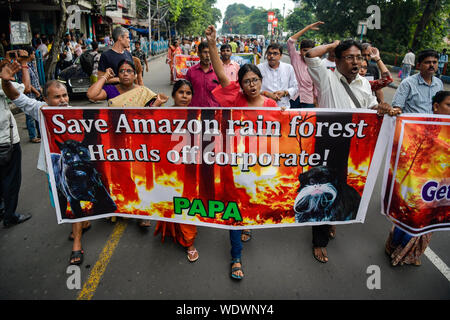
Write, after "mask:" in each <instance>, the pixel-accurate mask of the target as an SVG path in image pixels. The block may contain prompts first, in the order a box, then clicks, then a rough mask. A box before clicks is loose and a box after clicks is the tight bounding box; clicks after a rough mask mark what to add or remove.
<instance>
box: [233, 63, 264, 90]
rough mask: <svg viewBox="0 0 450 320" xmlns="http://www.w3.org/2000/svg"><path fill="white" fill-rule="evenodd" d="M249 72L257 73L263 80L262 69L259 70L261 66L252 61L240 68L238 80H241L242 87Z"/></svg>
mask: <svg viewBox="0 0 450 320" xmlns="http://www.w3.org/2000/svg"><path fill="white" fill-rule="evenodd" d="M248 72H253V73H255V74H256V75H257V76H258V77H259V78H260V79H261V80H262V78H263V76H262V74H261V71H260V70H259V68H258V67H257V66H255V65H254V64H252V63H246V64H244V65H243V66H242V67H241V68H240V69H239V72H238V82H239V85H240V86H241V88H242V79H243V78H244V76H245V75H246V74H247V73H248Z"/></svg>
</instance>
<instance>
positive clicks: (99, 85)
mask: <svg viewBox="0 0 450 320" xmlns="http://www.w3.org/2000/svg"><path fill="white" fill-rule="evenodd" d="M112 77H114V71H113V70H112V69H111V68H108V69H106V72H105V74H104V75H103V76H101V77H99V78H98V81H97V82H96V83H94V84H93V85H92V86H90V87H89V89H88V92H87V94H86V95H87V97H88V99H91V100H95V101H100V100H106V98H107V94H106V91H105V90H103V86H104V85H105V84H106V83H107V82H108V80H109V79H110V78H112Z"/></svg>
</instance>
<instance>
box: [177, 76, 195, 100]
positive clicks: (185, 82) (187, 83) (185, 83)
mask: <svg viewBox="0 0 450 320" xmlns="http://www.w3.org/2000/svg"><path fill="white" fill-rule="evenodd" d="M182 86H188V87H189V88H190V89H191V91H192V95H194V88H193V87H192V83H191V82H190V81H189V80H186V79H180V80H178V81H177V82H175V84H174V85H173V89H172V97H175V93H177V91H178V90H179V89H180V88H181V87H182Z"/></svg>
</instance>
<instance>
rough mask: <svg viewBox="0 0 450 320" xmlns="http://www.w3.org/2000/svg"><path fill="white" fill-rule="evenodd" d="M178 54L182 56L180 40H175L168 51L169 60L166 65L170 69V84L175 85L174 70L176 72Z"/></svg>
mask: <svg viewBox="0 0 450 320" xmlns="http://www.w3.org/2000/svg"><path fill="white" fill-rule="evenodd" d="M177 54H182V51H181V48H180V45H179V43H178V40H173V41H172V45H170V46H169V51H167V59H166V63H167V64H168V65H169V67H170V84H174V76H173V70H174V65H173V62H174V57H175V55H177Z"/></svg>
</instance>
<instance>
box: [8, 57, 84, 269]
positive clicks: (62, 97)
mask: <svg viewBox="0 0 450 320" xmlns="http://www.w3.org/2000/svg"><path fill="white" fill-rule="evenodd" d="M19 70H20V65H18V63H17V62H14V63H13V64H11V65H7V66H5V67H4V68H3V70H2V72H1V74H0V78H1V80H2V89H3V92H4V93H5V95H6V96H7V97H8V98H9V99H10V100H12V102H14V104H15V105H16V106H17V107H19V108H20V109H22V110H23V111H24V112H25V113H26V114H28V115H30V116H32V117H33V118H34V119H35V120H37V121H39V119H40V118H39V110H40V108H41V107H42V106H45V105H48V106H53V107H64V106H68V105H69V96H68V94H67V89H66V87H65V86H64V84H62V83H61V82H59V81H57V80H51V81H48V82H47V83H46V84H45V87H44V92H43V96H44V101H45V102H42V101H38V100H35V99H31V98H29V97H27V96H26V95H24V94H23V93H21V92H19V91H18V90H17V89H16V88H15V87H14V86H13V83H12V81H10V80H11V79H13V78H14V75H15V73H17V72H18V71H19ZM23 71H24V72H23V74H24V83H25V82H29V76H28V75H27V72H26V71H27V70H26V69H24V70H23ZM26 85H27V83H25V86H26ZM38 169H40V170H42V171H45V172H47V168H46V164H45V151H44V144H43V143H41V149H40V151H39V160H38ZM30 217H31V216H30ZM28 219H29V218H28ZM19 223H20V222H19ZM89 226H90V222H89V221H84V222H76V223H72V235H71V236H70V237H71V239H73V246H72V254H71V258H70V264H76V265H79V264H81V263H82V262H83V254H84V251H83V249H82V245H81V237H82V231H83V229H85V230H86V229H88V228H89Z"/></svg>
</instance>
